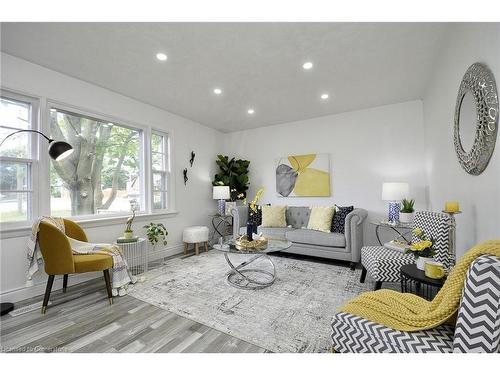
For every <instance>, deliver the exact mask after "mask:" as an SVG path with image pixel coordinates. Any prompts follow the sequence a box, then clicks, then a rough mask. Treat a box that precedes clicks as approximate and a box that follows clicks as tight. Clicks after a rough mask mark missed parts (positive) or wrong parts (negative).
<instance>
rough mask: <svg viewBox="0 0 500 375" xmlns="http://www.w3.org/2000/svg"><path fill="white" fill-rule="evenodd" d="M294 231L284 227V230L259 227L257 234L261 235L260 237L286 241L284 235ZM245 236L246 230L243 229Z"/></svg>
mask: <svg viewBox="0 0 500 375" xmlns="http://www.w3.org/2000/svg"><path fill="white" fill-rule="evenodd" d="M294 230H295V229H293V228H290V227H285V228H270V227H263V226H259V227H258V228H257V232H258V233H262V235H263V236H264V237H266V238H275V239H278V240H286V237H285V234H286V233H288V232H291V231H294ZM245 234H246V228H245Z"/></svg>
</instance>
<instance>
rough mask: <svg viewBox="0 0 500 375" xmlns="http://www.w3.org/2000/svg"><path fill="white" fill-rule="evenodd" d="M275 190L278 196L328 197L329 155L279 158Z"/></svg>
mask: <svg viewBox="0 0 500 375" xmlns="http://www.w3.org/2000/svg"><path fill="white" fill-rule="evenodd" d="M276 192H277V193H278V196H280V197H329V196H330V155H329V154H307V155H290V156H286V157H282V158H280V159H279V160H278V162H277V164H276Z"/></svg>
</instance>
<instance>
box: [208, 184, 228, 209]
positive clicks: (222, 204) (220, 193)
mask: <svg viewBox="0 0 500 375" xmlns="http://www.w3.org/2000/svg"><path fill="white" fill-rule="evenodd" d="M212 197H213V198H214V199H218V200H219V214H220V215H224V214H225V213H226V199H229V198H231V194H230V192H229V186H214V191H213V196H212Z"/></svg>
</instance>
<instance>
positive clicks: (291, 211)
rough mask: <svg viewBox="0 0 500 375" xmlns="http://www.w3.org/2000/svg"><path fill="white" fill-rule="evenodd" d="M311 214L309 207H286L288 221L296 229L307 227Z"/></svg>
mask: <svg viewBox="0 0 500 375" xmlns="http://www.w3.org/2000/svg"><path fill="white" fill-rule="evenodd" d="M310 216H311V209H310V208H309V207H288V208H287V209H286V223H287V224H288V225H291V226H292V227H293V228H295V229H301V228H306V227H307V224H308V223H309V217H310Z"/></svg>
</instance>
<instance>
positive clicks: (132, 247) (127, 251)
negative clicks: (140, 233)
mask: <svg viewBox="0 0 500 375" xmlns="http://www.w3.org/2000/svg"><path fill="white" fill-rule="evenodd" d="M115 245H117V246H118V247H119V248H120V249H121V250H122V252H123V255H124V256H125V259H126V260H127V263H128V267H129V269H130V271H131V272H132V274H133V275H138V274H140V273H144V272H147V270H148V262H149V259H148V247H147V242H146V239H145V238H139V239H138V240H137V242H126V243H117V242H115Z"/></svg>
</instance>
